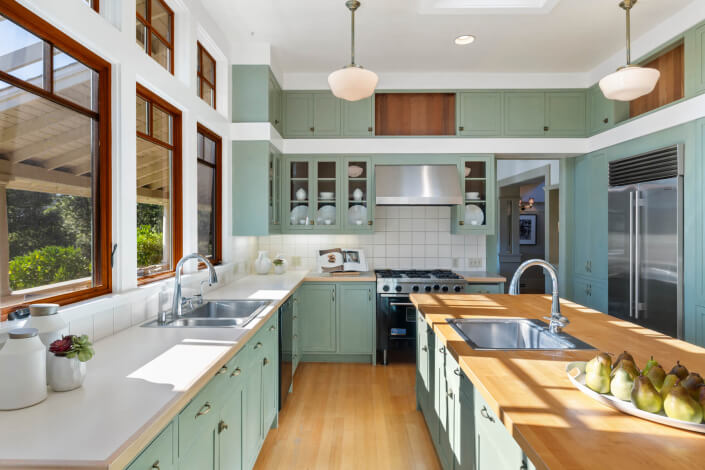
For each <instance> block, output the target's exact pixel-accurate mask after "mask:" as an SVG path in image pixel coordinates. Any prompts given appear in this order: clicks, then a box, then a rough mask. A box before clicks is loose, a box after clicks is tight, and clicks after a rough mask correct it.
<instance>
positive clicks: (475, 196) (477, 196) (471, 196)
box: [465, 191, 480, 200]
mask: <svg viewBox="0 0 705 470" xmlns="http://www.w3.org/2000/svg"><path fill="white" fill-rule="evenodd" d="M465 198H466V199H470V200H473V199H480V193H479V192H477V191H471V192H469V193H465Z"/></svg>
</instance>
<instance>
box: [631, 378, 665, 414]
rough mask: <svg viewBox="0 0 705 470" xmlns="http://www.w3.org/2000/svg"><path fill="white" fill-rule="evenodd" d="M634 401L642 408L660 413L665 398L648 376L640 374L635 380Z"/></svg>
mask: <svg viewBox="0 0 705 470" xmlns="http://www.w3.org/2000/svg"><path fill="white" fill-rule="evenodd" d="M632 403H634V405H635V406H636V407H637V408H639V409H640V410H644V411H648V412H650V413H658V412H659V411H661V408H662V407H663V398H662V397H661V394H660V393H658V392H657V391H656V388H655V387H654V385H653V384H652V383H651V380H649V378H648V377H645V376H643V375H642V376H639V377H637V378H636V380H635V381H634V388H633V389H632Z"/></svg>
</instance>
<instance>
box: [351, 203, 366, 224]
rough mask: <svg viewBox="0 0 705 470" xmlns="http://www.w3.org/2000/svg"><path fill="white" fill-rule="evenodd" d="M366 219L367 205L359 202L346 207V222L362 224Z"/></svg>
mask: <svg viewBox="0 0 705 470" xmlns="http://www.w3.org/2000/svg"><path fill="white" fill-rule="evenodd" d="M366 220H367V207H365V206H362V205H360V204H355V205H354V206H350V209H348V222H349V223H350V225H363V224H364V223H365V221H366Z"/></svg>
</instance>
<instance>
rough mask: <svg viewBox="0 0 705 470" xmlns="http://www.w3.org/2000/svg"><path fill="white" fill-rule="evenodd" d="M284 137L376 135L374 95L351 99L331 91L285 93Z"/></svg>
mask: <svg viewBox="0 0 705 470" xmlns="http://www.w3.org/2000/svg"><path fill="white" fill-rule="evenodd" d="M283 101H284V137H287V138H288V137H339V136H347V137H366V136H371V135H374V125H373V117H374V98H373V97H371V98H367V99H364V100H360V101H354V102H349V101H345V100H341V99H339V98H336V97H335V96H334V95H333V94H332V93H331V92H329V91H312V92H305V91H287V92H285V93H284V100H283Z"/></svg>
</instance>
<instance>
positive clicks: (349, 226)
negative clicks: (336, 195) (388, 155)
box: [341, 157, 375, 233]
mask: <svg viewBox="0 0 705 470" xmlns="http://www.w3.org/2000/svg"><path fill="white" fill-rule="evenodd" d="M342 178H343V192H342V198H341V201H343V203H342V205H341V209H342V212H341V218H342V220H341V223H342V225H343V231H344V232H345V233H372V232H374V225H373V224H374V210H375V195H374V190H375V188H374V165H373V164H372V160H371V159H370V158H366V157H349V158H345V159H344V162H343V175H342ZM356 206H357V207H356Z"/></svg>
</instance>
